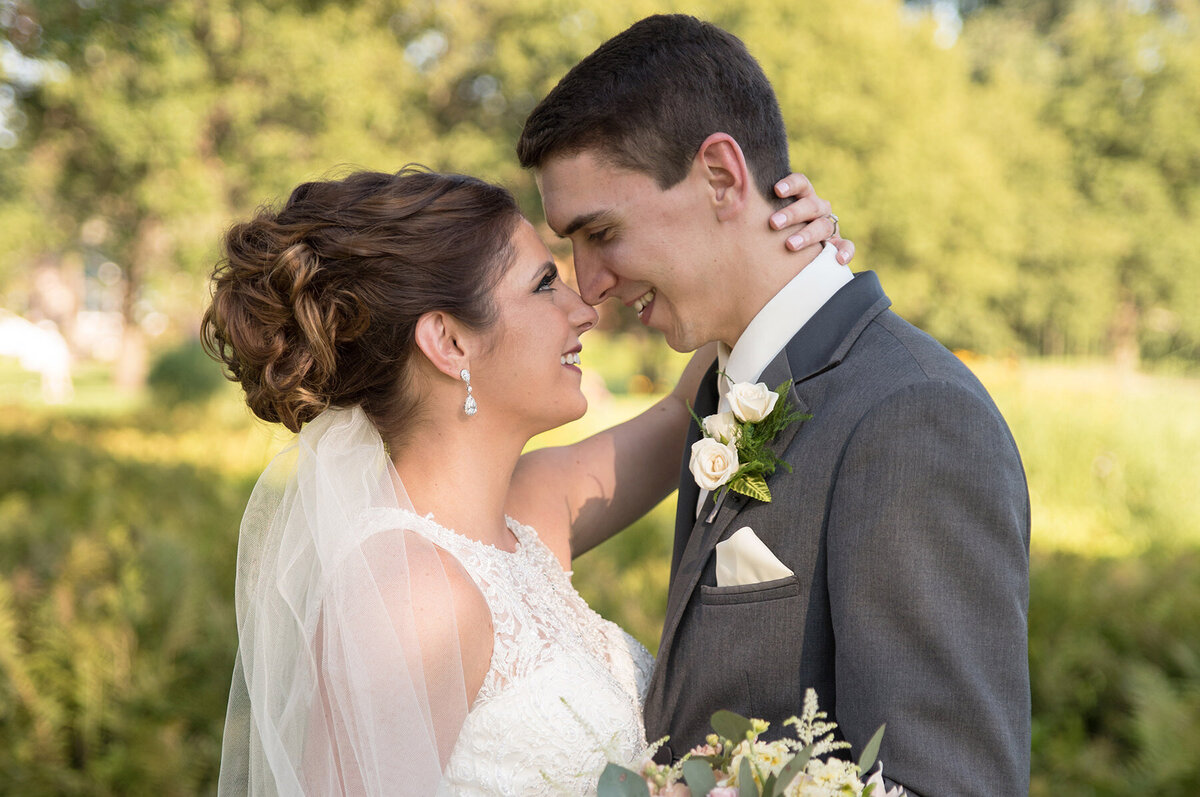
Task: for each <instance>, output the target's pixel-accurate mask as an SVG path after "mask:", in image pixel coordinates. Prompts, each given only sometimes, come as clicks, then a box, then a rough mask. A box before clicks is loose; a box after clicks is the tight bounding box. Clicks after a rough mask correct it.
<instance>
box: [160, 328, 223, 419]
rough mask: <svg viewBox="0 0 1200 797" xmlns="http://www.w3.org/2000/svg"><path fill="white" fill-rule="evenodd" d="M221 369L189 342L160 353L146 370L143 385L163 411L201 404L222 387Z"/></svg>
mask: <svg viewBox="0 0 1200 797" xmlns="http://www.w3.org/2000/svg"><path fill="white" fill-rule="evenodd" d="M225 382H226V380H225V378H224V376H222V374H221V369H220V368H218V367H217V365H216V363H214V362H213V360H212V358H211V357H209V356H208V355H207V354H206V353H205V352H204V348H203V347H202V346H201V345H200V341H199V340H196V339H195V338H190V339H188V340H186V341H184V342H183V343H181V344H179V345H177V346H175V347H173V348H170V349H167V350H166V351H164V352H162V353H160V354H159V355H158V356H157V357H156V358H155V359H154V362H153V364H152V365H151V366H150V374H149V376H148V377H147V379H146V385H147V387H149V388H150V392H151V393H153V394H154V397H155V398H156V399H157V400H159V401H160V402H161V403H163V404H164V405H166V406H167V407H175V406H178V405H180V404H203V403H204V402H206V401H208V400H209V399H210V398H212V397H213V396H214V395H215V394H216V393H217V392H218V391H219V390H220V389H221V388H222V387H224V385H225Z"/></svg>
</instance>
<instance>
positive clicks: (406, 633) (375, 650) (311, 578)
mask: <svg viewBox="0 0 1200 797" xmlns="http://www.w3.org/2000/svg"><path fill="white" fill-rule="evenodd" d="M398 510H408V512H404V511H398ZM411 510H412V506H411V504H410V503H409V501H408V498H407V496H406V495H405V493H404V490H403V487H402V486H401V483H400V480H399V478H398V477H397V475H396V472H395V469H394V468H393V467H392V464H391V461H390V460H389V459H388V456H387V453H386V452H385V450H384V445H383V441H382V439H381V438H380V436H379V433H378V431H377V430H376V429H375V426H374V425H373V424H372V423H371V421H370V420H369V419H368V418H367V417H366V415H365V414H364V413H363V411H362V410H361V409H359V408H358V407H354V408H347V409H329V410H326V411H325V412H323V413H322V414H321V415H319V416H318V417H317V418H316V419H314V420H313V421H312V422H310V423H309V424H307V425H306V426H305V427H304V428H303V429H302V430H301V431H300V433H299V435H298V436H297V438H296V440H295V442H293V443H292V444H290V445H289V446H288V447H287V448H286V449H285V450H284V451H282V452H281V453H280V454H279V455H278V456H276V457H275V459H274V460H273V461H272V462H271V463H270V465H269V466H268V467H267V469H266V470H265V471H264V472H263V474H262V476H261V477H260V478H259V480H258V483H257V485H256V486H255V488H254V492H253V494H252V495H251V497H250V501H249V504H248V505H247V507H246V512H245V515H244V517H243V519H242V525H241V533H240V539H239V543H238V563H237V586H236V608H237V628H238V654H237V660H236V663H235V666H234V675H233V685H232V687H231V690H230V697H229V708H228V713H227V716H226V721H225V734H224V739H223V743H222V755H221V775H220V785H219V793H220V794H222V795H226V794H251V795H266V794H284V795H301V794H321V795H325V794H353V795H359V794H363V795H376V794H385V793H391V794H395V793H397V792H403V793H405V794H432V793H434V792H435V791H436V790H437V788H438V783H439V781H440V779H441V774H442V770H443V766H444V764H445V763H446V762H447V761H448V760H449V757H450V754H451V752H452V751H453V748H454V743H455V740H456V738H457V737H458V733H459V730H460V728H461V727H462V724H463V722H464V720H465V719H466V715H467V710H468V708H469V706H468V697H467V694H466V692H467V690H466V686H465V683H464V677H463V666H462V650H461V643H460V637H459V634H458V629H457V628H456V627H455V615H454V610H453V606H454V598H455V592H454V590H456V589H459V590H461V589H462V588H463V586H462V579H461V578H459V579H454V578H452V577H451V574H450V573H448V571H447V568H448V567H451V568H452V567H454V565H453V564H449V565H447V564H446V562H447V560H446V559H445V558H444V557H443V556H442V555H439V553H438V549H436V548H435V547H434V546H433V545H432V544H431V543H429V542H428V541H427V540H425V538H423V537H421V536H419V535H418V534H417V533H415V532H413V531H411V530H406V529H405V525H406V524H405V518H409V517H412V515H411V514H410V513H411ZM450 561H451V562H452V560H450ZM469 588H474V585H473V584H471V585H470V587H469Z"/></svg>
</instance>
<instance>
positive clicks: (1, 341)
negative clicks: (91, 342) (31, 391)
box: [0, 308, 75, 404]
mask: <svg viewBox="0 0 1200 797" xmlns="http://www.w3.org/2000/svg"><path fill="white" fill-rule="evenodd" d="M0 357H16V358H17V360H18V361H19V362H20V363H21V367H22V368H24V369H25V370H27V371H33V372H35V373H38V374H40V375H41V377H42V399H43V400H45V401H46V402H48V403H50V404H61V403H63V402H65V401H69V400H70V398H71V396H72V395H73V394H74V392H75V389H74V385H73V384H72V383H71V350H70V349H69V348H68V347H67V341H66V340H65V339H64V338H63V336H62V335H61V334H59V331H58V330H57V329H56V328H55V327H54V325H53V323H51V322H47V323H46V325H45V326H42V325H39V324H35V323H33V322H32V321H27V320H26V319H24V318H22V317H21V316H19V315H17V314H15V313H12V312H10V311H8V310H5V309H3V308H0Z"/></svg>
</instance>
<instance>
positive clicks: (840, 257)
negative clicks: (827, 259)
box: [838, 252, 850, 266]
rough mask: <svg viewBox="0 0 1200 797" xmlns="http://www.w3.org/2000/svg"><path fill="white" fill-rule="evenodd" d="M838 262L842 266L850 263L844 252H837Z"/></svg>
mask: <svg viewBox="0 0 1200 797" xmlns="http://www.w3.org/2000/svg"><path fill="white" fill-rule="evenodd" d="M838 262H839V263H841V264H842V265H843V266H844V265H846V264H847V263H849V262H850V258H848V257H846V253H845V252H838Z"/></svg>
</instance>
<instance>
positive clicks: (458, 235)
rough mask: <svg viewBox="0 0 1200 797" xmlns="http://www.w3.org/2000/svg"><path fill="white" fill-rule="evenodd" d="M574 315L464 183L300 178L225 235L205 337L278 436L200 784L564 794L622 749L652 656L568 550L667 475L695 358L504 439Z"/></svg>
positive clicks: (649, 503)
mask: <svg viewBox="0 0 1200 797" xmlns="http://www.w3.org/2000/svg"><path fill="white" fill-rule="evenodd" d="M814 217H815V216H814ZM595 323H596V312H595V310H594V309H593V308H591V307H589V306H588V305H587V304H585V303H584V302H583V301H582V299H580V297H579V295H578V294H577V293H575V291H573V290H572V289H571V288H570V287H568V286H567V285H566V284H565V283H564V282H563V281H562V279H561V278H560V276H559V274H558V271H557V269H556V267H555V264H554V260H553V258H552V257H551V255H550V253H549V251H548V250H547V249H546V247H545V245H544V244H543V243H542V242H541V240H540V239H539V238H538V235H537V233H536V232H535V231H534V229H533V227H532V226H531V225H530V223H529V222H528V221H527V220H525V219H524V218H523V217H522V216H521V213H520V211H519V209H518V207H517V205H516V203H515V201H514V199H513V198H512V196H511V195H510V194H509V193H508V192H507V191H505V190H504V189H502V188H499V187H496V186H493V185H489V184H487V183H484V182H482V181H479V180H476V179H474V178H470V177H464V176H458V175H443V174H435V173H429V172H425V171H420V170H414V169H405V170H402V171H401V172H399V173H397V174H394V175H392V174H378V173H367V172H364V173H357V174H354V175H351V176H349V177H347V178H345V179H343V180H340V181H328V182H313V183H305V184H303V185H301V186H299V187H298V188H297V189H296V190H295V191H294V192H293V193H292V195H291V197H290V198H289V199H288V201H287V203H286V205H285V206H284V207H283V208H282V210H279V211H278V212H271V211H260V213H259V215H258V216H257V217H255V218H254V219H253V220H251V221H248V222H245V223H242V224H238V225H236V226H234V227H233V228H232V229H231V230H230V231H229V233H228V234H227V236H226V239H225V249H224V257H223V259H222V261H221V263H220V264H219V265H218V267H217V269H216V271H215V272H214V275H213V299H212V304H211V306H210V307H209V308H208V310H207V312H206V313H205V317H204V322H203V334H204V339H205V343H206V346H207V347H208V349H209V351H210V352H211V353H213V354H214V356H216V357H217V358H218V359H220V360H221V361H222V362H223V363H224V365H225V366H226V367H227V369H228V371H229V373H230V377H231V378H232V379H235V380H237V381H239V382H240V383H241V385H242V387H243V389H244V391H245V396H246V402H247V404H248V405H249V407H250V408H251V409H252V410H253V411H254V413H255V414H256V415H258V416H259V417H260V418H263V419H265V420H267V421H272V422H279V423H282V424H283V425H284V426H286V427H287V428H288V429H290V430H291V431H293V432H299V434H298V436H297V438H296V439H295V441H294V442H293V443H292V444H291V445H290V446H289V447H288V448H286V449H285V450H284V451H283V452H282V453H280V454H279V455H278V456H277V457H276V458H275V460H274V461H272V462H271V464H270V465H269V466H268V468H267V469H266V471H265V472H264V473H263V475H262V477H261V478H260V479H259V481H258V484H257V485H256V486H255V489H254V493H253V495H252V496H251V498H250V502H249V504H248V506H247V508H246V512H245V516H244V518H243V520H242V525H241V536H240V541H239V548H238V569H237V587H236V592H237V595H236V608H237V621H238V642H239V648H238V657H237V661H236V664H235V670H234V678H233V686H232V689H231V694H230V699H229V707H228V714H227V718H226V725H225V735H224V741H223V750H222V761H221V779H220V792H221V793H222V794H235V793H236V794H245V793H249V794H255V795H257V794H276V793H282V794H321V795H325V794H355V795H357V794H398V793H403V794H433V793H454V794H522V795H524V794H540V793H587V792H590V791H593V790H594V788H595V784H596V780H597V777H598V773H599V772H600V770H601V769H602V768H603V766H604V764H605V762H606V761H608V760H613V761H617V762H619V763H624V764H627V765H633V766H636V765H637V763H638V762H639V761H640V759H641V757H642V756H643V755H644V753H645V749H646V740H645V738H644V736H645V732H644V729H643V725H642V715H641V698H642V696H643V695H644V691H645V688H646V684H647V679H648V677H649V673H650V670H651V667H652V659H651V656H650V654H649V653H648V652H647V651H646V650H645V648H643V647H642V646H641V645H640V644H638V643H637V642H636V641H635V640H633V638H632V637H630V636H629V635H628V634H626V633H624V632H623V631H621V630H620V629H619V628H618V627H617V626H615V625H614V624H612V623H610V622H608V621H605V620H603V619H602V618H601V617H600V616H599V615H597V614H596V613H595V612H593V611H592V610H591V609H589V608H588V606H587V604H586V603H585V602H584V601H583V599H582V598H581V597H580V596H579V594H578V593H577V592H576V591H575V589H574V588H573V587H572V585H571V580H570V575H571V572H570V567H571V560H572V558H573V557H575V556H578V555H579V554H581V553H583V552H585V551H587V550H589V549H591V548H592V547H594V546H595V545H597V544H599V543H600V542H602V541H604V540H605V539H607V538H608V537H610V536H611V535H612V534H614V533H616V532H617V531H619V530H621V529H622V528H624V527H626V526H628V525H629V524H630V523H631V522H632V521H633V520H635V519H636V518H637V517H639V516H640V515H641V514H643V513H644V512H646V511H648V510H649V509H650V508H651V507H653V506H654V505H655V504H656V503H657V502H658V501H660V500H661V499H662V498H664V497H665V496H666V495H667V494H668V493H669V492H670V491H671V490H672V489H673V487H674V483H675V480H676V477H677V474H678V469H679V457H680V451H681V446H682V441H683V439H684V434H685V431H686V427H687V424H688V422H689V411H688V406H687V402H688V401H689V400H690V399H691V398H692V397H693V396H694V395H695V393H696V389H697V387H698V383H699V380H700V378H701V376H702V374H703V371H704V369H705V368H706V367H707V366H708V365H709V363H711V361H712V358H713V353H712V352H711V351H706V350H702V351H700V352H698V353H697V354H696V356H695V357H694V358H693V359H692V361H691V363H690V364H689V365H688V367H687V368H686V369H685V371H684V373H683V375H682V377H681V378H680V380H679V383H678V385H676V387H675V389H674V390H673V391H672V392H671V393H670V394H669V395H668V396H667V397H665V398H664V399H662V400H661V401H659V402H658V403H657V404H655V405H654V406H653V407H651V408H650V409H649V410H647V411H646V412H644V413H643V414H642V415H640V416H638V417H636V418H634V419H632V420H630V421H627V422H625V423H623V424H621V425H619V426H616V427H613V428H611V429H608V430H607V431H604V432H601V433H599V434H597V435H595V436H593V437H590V438H588V439H586V440H583V441H582V442H579V443H576V444H574V445H571V446H565V447H560V448H543V449H540V450H537V451H533V452H530V453H527V454H522V450H523V448H524V447H525V445H526V443H527V442H528V441H529V439H530V438H531V437H533V436H534V435H536V434H538V433H540V432H543V431H546V430H548V429H552V428H554V427H556V426H559V425H561V424H563V423H566V422H568V421H571V420H574V419H576V418H579V417H580V416H581V415H583V413H584V410H585V409H586V407H587V402H586V400H585V398H584V396H583V394H582V392H581V391H580V379H581V370H580V365H581V364H582V357H581V350H582V346H581V343H580V337H581V335H582V334H583V333H584V332H586V331H587V330H588V329H590V328H591V327H592V326H593V325H594V324H595Z"/></svg>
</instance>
